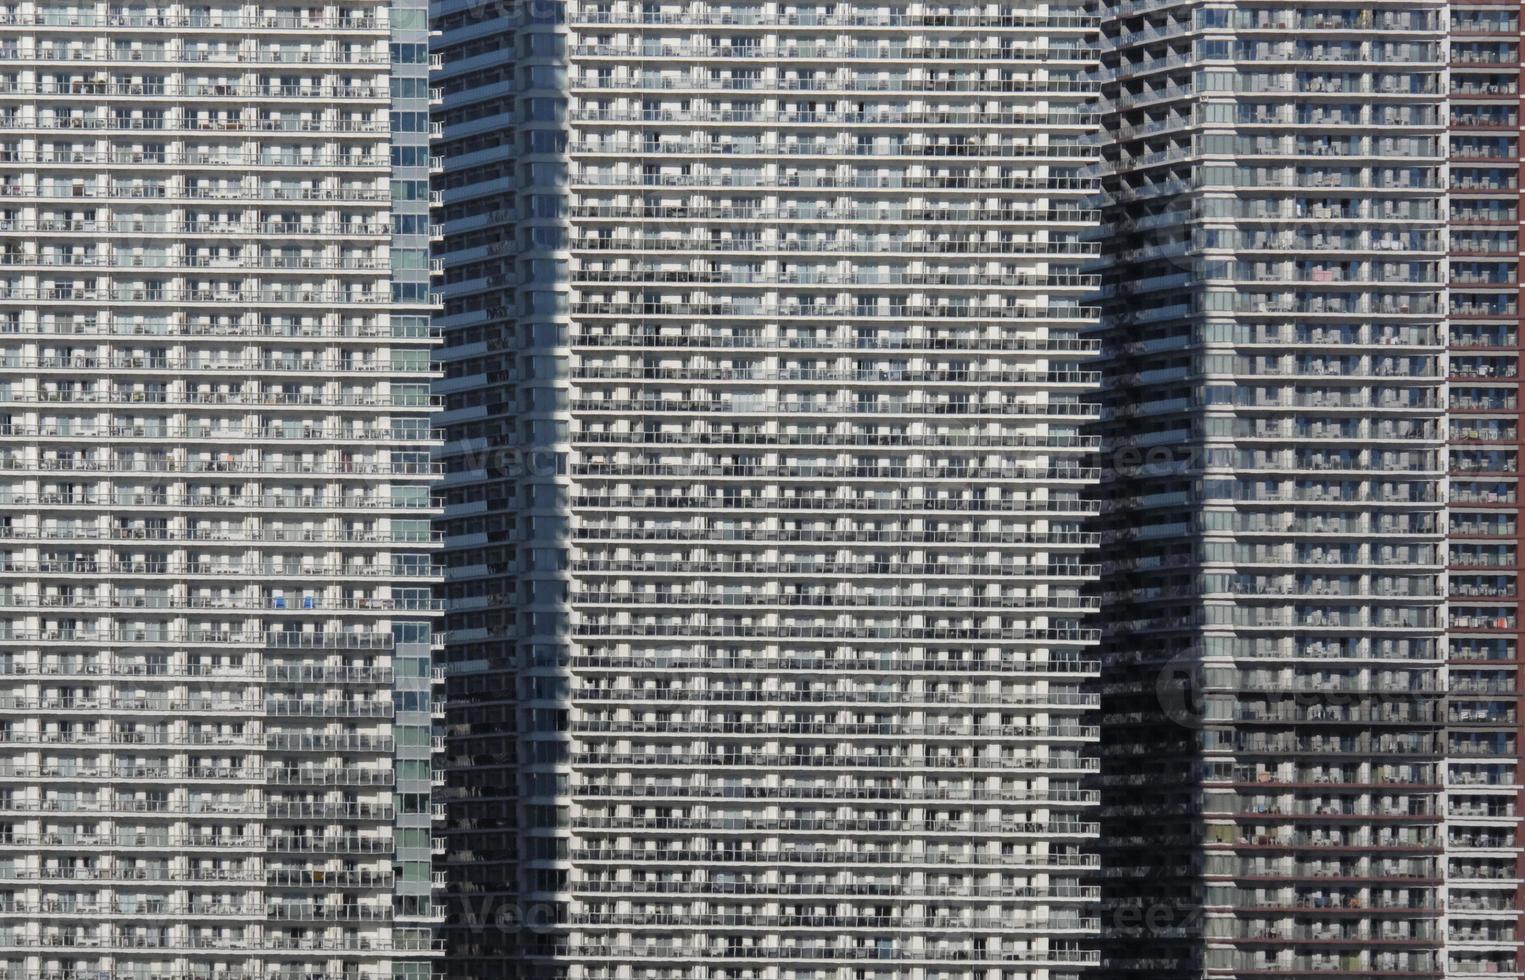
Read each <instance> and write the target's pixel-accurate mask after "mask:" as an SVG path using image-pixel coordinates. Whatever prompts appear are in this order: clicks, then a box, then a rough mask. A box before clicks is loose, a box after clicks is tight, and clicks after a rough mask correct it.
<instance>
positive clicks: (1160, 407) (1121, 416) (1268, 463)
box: [1102, 0, 1514, 978]
mask: <svg viewBox="0 0 1525 980" xmlns="http://www.w3.org/2000/svg"><path fill="white" fill-rule="evenodd" d="M1106 9H1107V22H1106V25H1105V28H1104V32H1105V34H1106V38H1107V44H1106V54H1105V58H1106V60H1107V68H1108V70H1109V72H1110V81H1109V87H1108V90H1107V93H1106V94H1107V98H1108V106H1109V113H1110V115H1109V117H1108V121H1107V126H1108V139H1109V142H1108V147H1107V157H1108V166H1109V169H1110V171H1111V175H1110V176H1109V178H1108V179H1109V187H1108V191H1109V201H1110V208H1109V213H1108V215H1107V217H1108V219H1109V221H1110V228H1111V231H1112V233H1113V235H1114V237H1113V239H1112V242H1111V247H1110V248H1109V252H1110V258H1111V261H1112V265H1111V267H1110V269H1109V273H1108V282H1107V286H1106V302H1105V304H1104V316H1105V329H1104V331H1103V336H1104V337H1105V342H1106V352H1105V358H1106V363H1107V365H1108V367H1109V369H1110V371H1111V377H1112V380H1113V383H1114V388H1113V390H1111V391H1109V393H1108V397H1107V403H1106V404H1107V418H1106V422H1105V424H1104V427H1103V431H1104V433H1105V436H1106V442H1107V447H1106V448H1107V453H1106V459H1107V460H1108V461H1109V462H1110V464H1111V467H1112V472H1111V473H1110V474H1109V480H1108V487H1109V489H1108V493H1107V509H1108V518H1107V525H1106V528H1105V534H1106V544H1105V545H1104V554H1105V555H1106V558H1107V560H1108V564H1107V566H1106V567H1107V569H1108V574H1107V575H1106V578H1105V581H1104V584H1103V593H1104V598H1105V601H1106V602H1107V603H1109V606H1108V609H1109V611H1108V613H1107V615H1106V616H1105V617H1104V621H1105V622H1106V624H1107V626H1108V635H1107V637H1106V640H1105V642H1104V650H1105V656H1106V657H1107V658H1108V659H1107V663H1108V667H1107V669H1106V670H1105V671H1104V682H1105V688H1104V693H1103V712H1102V717H1103V732H1104V735H1103V750H1102V763H1103V794H1104V800H1105V805H1104V808H1103V814H1104V816H1103V841H1104V846H1103V854H1102V862H1103V866H1104V869H1105V870H1104V876H1103V882H1104V906H1105V909H1104V922H1105V924H1106V927H1107V928H1108V929H1109V931H1110V933H1111V936H1112V937H1113V940H1114V941H1113V942H1111V943H1110V944H1109V945H1108V949H1107V952H1106V954H1105V958H1106V963H1105V968H1104V970H1103V971H1102V973H1103V974H1104V975H1107V976H1119V977H1120V976H1134V977H1140V978H1143V977H1148V978H1156V977H1204V976H1205V977H1215V976H1221V977H1250V976H1253V977H1264V978H1290V977H1298V976H1308V975H1319V976H1325V975H1336V976H1349V977H1369V978H1371V977H1378V976H1408V977H1439V976H1441V975H1442V974H1443V973H1444V972H1445V969H1446V961H1445V959H1444V957H1443V955H1442V953H1441V946H1442V943H1443V941H1444V938H1445V937H1444V934H1443V933H1444V920H1443V911H1444V903H1443V882H1442V879H1443V876H1444V872H1445V864H1444V860H1445V859H1444V851H1445V849H1446V847H1447V840H1446V836H1445V830H1444V828H1443V827H1442V820H1443V813H1442V807H1441V799H1442V784H1443V781H1444V776H1445V772H1444V769H1445V752H1446V744H1445V738H1446V733H1445V730H1444V727H1443V726H1444V723H1445V717H1444V716H1443V714H1442V709H1441V692H1442V684H1441V677H1442V673H1443V660H1442V657H1443V655H1444V654H1443V647H1442V642H1441V641H1442V626H1443V612H1444V603H1445V597H1444V590H1443V588H1442V583H1443V581H1444V575H1443V573H1444V571H1445V566H1444V562H1445V555H1444V548H1445V543H1444V540H1443V532H1444V531H1445V526H1444V523H1443V518H1444V514H1445V501H1444V499H1443V487H1444V485H1445V469H1444V459H1445V439H1446V432H1445V429H1444V425H1445V418H1444V405H1443V397H1442V395H1443V387H1444V383H1445V377H1444V375H1443V371H1442V365H1443V364H1444V362H1445V357H1446V346H1447V343H1448V340H1447V336H1446V322H1445V318H1444V298H1445V296H1444V294H1445V291H1446V283H1445V281H1444V277H1443V275H1442V270H1443V268H1444V264H1445V261H1446V254H1445V245H1444V241H1445V238H1444V232H1445V222H1446V213H1445V209H1444V206H1445V202H1446V187H1445V185H1444V175H1445V173H1446V159H1445V155H1446V145H1445V141H1446V118H1445V109H1446V98H1447V96H1446V93H1445V91H1444V88H1443V83H1444V80H1445V77H1446V64H1445V61H1444V57H1445V56H1444V50H1445V44H1446V20H1445V14H1446V10H1445V7H1444V5H1442V4H1438V3H1426V2H1381V3H1376V4H1366V5H1359V6H1352V5H1349V4H1320V3H1288V2H1281V0H1241V2H1237V3H1220V2H1213V0H1184V2H1178V0H1122V2H1119V3H1115V4H1111V5H1109V6H1108V7H1107V8H1106ZM1453 43H1455V42H1454V41H1453ZM1453 50H1455V49H1454V48H1453ZM1457 77H1458V78H1459V77H1460V76H1459V75H1458V76H1457ZM1458 111H1461V110H1458ZM1478 111H1488V110H1481V109H1480V110H1478ZM1510 111H1511V112H1512V111H1513V110H1512V109H1511V110H1510ZM1511 135H1512V134H1511ZM1458 138H1460V137H1459V136H1458ZM1511 179H1512V178H1511ZM1510 207H1511V208H1512V207H1513V205H1512V204H1511V205H1510ZM1511 213H1512V212H1511ZM1453 214H1455V212H1454V211H1453ZM1510 233H1511V235H1512V233H1513V227H1512V226H1511V227H1510ZM1489 274H1491V273H1489ZM1487 292H1489V291H1488V290H1479V291H1478V293H1479V299H1478V300H1477V302H1478V303H1481V304H1493V303H1495V302H1498V301H1499V300H1498V298H1497V297H1491V298H1483V297H1482V294H1483V293H1487ZM1493 292H1495V293H1496V292H1497V291H1493ZM1508 292H1509V293H1510V295H1509V296H1508V298H1507V302H1508V303H1509V304H1511V305H1512V304H1513V302H1514V299H1513V295H1512V293H1513V291H1512V290H1509V291H1508ZM1492 322H1494V323H1499V322H1500V321H1498V320H1496V319H1495V320H1494V321H1492ZM1511 323H1512V321H1511ZM1509 329H1510V330H1511V331H1512V330H1513V327H1512V326H1510V328H1509ZM1458 331H1460V332H1461V333H1465V330H1464V328H1462V326H1461V325H1460V321H1458V323H1457V325H1456V326H1454V327H1453V333H1452V337H1451V339H1452V341H1454V340H1455V339H1456V338H1457V337H1458V336H1459V333H1458ZM1510 343H1511V344H1513V343H1514V339H1513V333H1512V332H1511V334H1510ZM1510 424H1511V425H1512V424H1513V423H1510ZM1509 492H1511V493H1512V489H1511V490H1510V491H1509ZM1510 520H1512V517H1511V518H1510ZM1478 605H1479V606H1488V605H1491V604H1490V603H1487V602H1480V603H1479V604H1478ZM1458 611H1459V610H1457V609H1453V611H1452V615H1453V617H1454V616H1456V615H1457V613H1458ZM1484 615H1490V614H1484ZM1510 615H1511V616H1512V615H1513V614H1512V613H1511V614H1510ZM1511 650H1512V647H1511ZM1511 676H1512V675H1511ZM1484 727H1486V726H1484ZM1504 737H1505V736H1503V735H1502V734H1501V733H1497V731H1496V730H1494V732H1493V733H1490V734H1487V735H1483V736H1479V738H1480V739H1482V740H1487V739H1493V738H1499V739H1501V740H1502V738H1504ZM1507 737H1508V738H1509V739H1510V741H1511V745H1512V744H1513V735H1512V734H1510V735H1509V736H1507ZM1471 738H1472V736H1466V737H1462V736H1453V747H1454V746H1456V745H1458V744H1461V743H1460V742H1458V741H1457V739H1460V740H1461V742H1465V741H1467V740H1469V739H1471ZM1477 744H1478V745H1479V746H1481V744H1482V743H1481V742H1478V743H1477ZM1484 768H1485V769H1486V767H1484ZM1466 771H1467V770H1466V769H1464V768H1457V769H1456V770H1455V774H1456V775H1461V774H1462V773H1464V772H1466ZM1479 771H1481V770H1479ZM1511 790H1512V788H1511ZM1505 795H1507V794H1505ZM1496 798H1497V797H1496ZM1469 805H1471V804H1469ZM1482 805H1483V806H1485V807H1486V806H1489V804H1482ZM1492 833H1494V831H1493V830H1491V829H1490V830H1482V829H1481V827H1479V836H1478V838H1475V839H1481V837H1483V836H1487V835H1489V834H1492ZM1464 840H1465V838H1464V836H1462V835H1455V834H1453V836H1452V840H1451V846H1453V847H1456V846H1461V845H1463V843H1464ZM1455 863H1457V865H1458V866H1463V865H1464V864H1465V862H1464V861H1460V862H1455ZM1474 921H1477V920H1474ZM1456 925H1457V928H1458V929H1459V930H1461V931H1462V932H1466V931H1467V930H1469V929H1472V928H1480V929H1487V928H1488V927H1487V926H1467V925H1463V924H1461V923H1460V922H1458V923H1457V924H1456ZM1495 959H1496V954H1494V953H1492V952H1490V953H1486V954H1482V955H1476V954H1472V953H1460V952H1458V953H1453V954H1452V964H1453V966H1454V967H1456V968H1458V969H1469V968H1473V969H1478V970H1483V969H1485V964H1486V962H1489V961H1495Z"/></svg>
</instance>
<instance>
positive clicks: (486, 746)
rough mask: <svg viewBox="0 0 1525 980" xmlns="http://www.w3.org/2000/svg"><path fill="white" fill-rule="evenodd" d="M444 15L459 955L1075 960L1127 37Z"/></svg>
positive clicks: (984, 26)
mask: <svg viewBox="0 0 1525 980" xmlns="http://www.w3.org/2000/svg"><path fill="white" fill-rule="evenodd" d="M434 23H435V26H436V28H437V29H438V30H439V31H440V37H439V40H438V43H439V45H440V50H441V53H442V54H443V55H444V57H445V61H446V67H445V69H444V71H443V74H442V76H441V82H442V85H443V87H444V89H445V100H444V104H443V105H442V107H441V108H440V110H439V119H440V122H441V123H442V124H443V128H444V143H443V146H444V147H445V148H446V154H445V155H446V156H447V159H448V161H449V162H448V163H447V165H446V170H445V173H444V174H443V175H442V176H441V177H440V178H439V179H440V182H441V183H440V189H441V191H442V192H443V195H444V203H443V212H442V218H443V223H444V227H445V234H446V241H445V245H444V248H443V255H444V258H445V263H446V267H447V268H446V284H445V287H444V289H445V302H446V307H445V315H444V318H443V321H442V322H443V327H444V331H445V335H446V338H447V340H446V347H445V350H444V352H443V357H444V359H445V361H446V369H445V373H446V375H447V380H446V381H445V382H444V385H443V388H442V392H443V394H444V396H445V398H446V400H447V403H446V415H445V424H446V425H447V428H448V430H449V431H448V436H447V438H448V448H447V452H446V457H445V459H446V463H447V467H448V469H449V473H448V475H447V478H446V484H445V494H446V501H445V504H446V515H445V521H444V528H445V530H446V533H447V546H448V553H449V556H450V559H449V560H450V564H451V566H452V567H451V569H450V574H451V582H450V585H449V590H450V596H451V602H452V607H451V608H452V612H451V639H452V643H451V645H450V648H449V652H448V658H449V661H450V663H449V667H448V669H449V672H450V676H449V681H448V683H449V687H450V691H451V697H452V704H453V707H452V709H451V715H450V720H449V726H448V729H449V732H450V740H449V746H450V747H449V749H448V750H447V751H448V753H449V760H450V766H451V769H452V774H451V776H450V777H449V778H450V781H451V785H450V792H451V804H450V805H451V807H452V811H453V819H452V832H451V835H450V844H449V849H450V859H449V864H450V873H451V877H452V882H453V887H454V888H455V889H456V890H457V893H456V896H455V898H456V899H457V901H456V905H455V912H454V914H455V915H456V916H457V918H456V921H455V922H454V923H453V926H454V927H453V928H452V929H451V932H450V934H451V937H452V942H453V944H454V948H456V949H457V950H459V951H460V960H459V962H457V963H455V964H454V967H453V968H454V969H456V970H457V972H458V973H459V975H462V976H471V977H487V976H508V975H520V974H524V975H534V976H540V977H578V978H594V977H600V978H604V977H607V978H616V977H620V978H624V977H630V978H636V977H641V978H649V977H667V978H685V980H687V978H716V980H718V978H740V977H753V978H804V977H811V978H823V980H824V978H842V977H853V978H891V977H894V978H932V977H975V976H978V977H982V978H995V977H1002V978H1014V977H1024V978H1026V977H1031V978H1052V980H1058V978H1069V977H1075V976H1077V975H1078V974H1079V973H1080V971H1081V970H1082V969H1083V968H1084V967H1086V966H1087V965H1090V964H1093V963H1094V962H1095V959H1096V954H1095V946H1094V942H1093V937H1094V934H1095V931H1096V928H1097V923H1096V920H1095V919H1094V917H1093V913H1092V911H1091V905H1092V899H1093V896H1094V890H1093V889H1094V886H1092V885H1087V884H1084V883H1082V880H1081V879H1082V877H1083V876H1086V875H1090V874H1092V873H1093V872H1094V868H1095V858H1094V855H1093V853H1092V851H1093V847H1094V837H1095V834H1096V829H1097V825H1096V823H1095V807H1096V797H1095V793H1094V789H1093V788H1092V787H1091V785H1090V781H1089V780H1090V778H1091V776H1092V774H1093V771H1094V768H1095V761H1094V755H1093V753H1092V751H1091V746H1092V743H1094V741H1095V739H1096V737H1097V733H1096V729H1095V727H1094V725H1093V723H1092V718H1091V712H1092V711H1093V709H1094V705H1095V698H1096V695H1095V693H1094V691H1093V690H1092V687H1091V682H1092V680H1093V679H1094V677H1095V675H1096V669H1097V661H1096V656H1095V653H1094V644H1095V642H1096V640H1097V634H1096V631H1095V629H1094V627H1093V626H1092V625H1090V624H1088V622H1087V614H1088V613H1090V612H1091V611H1092V610H1093V608H1094V599H1092V598H1089V597H1087V596H1086V594H1085V592H1086V588H1087V585H1088V583H1090V582H1091V581H1092V580H1093V579H1094V577H1095V575H1096V564H1095V559H1094V557H1093V548H1094V545H1095V543H1096V542H1095V536H1094V533H1093V532H1090V531H1087V530H1086V529H1085V528H1084V527H1083V526H1082V524H1083V522H1084V521H1085V519H1086V518H1087V517H1088V516H1089V515H1090V514H1092V513H1093V512H1094V510H1095V507H1096V505H1095V503H1094V502H1093V501H1088V500H1087V499H1085V494H1086V492H1087V491H1088V489H1089V488H1090V486H1091V485H1092V484H1093V483H1094V480H1095V472H1094V470H1093V469H1091V468H1090V465H1091V464H1090V460H1089V459H1088V457H1089V455H1090V454H1091V452H1092V451H1093V447H1094V437H1092V436H1088V435H1086V434H1084V433H1082V431H1081V429H1082V427H1083V426H1084V425H1086V424H1087V423H1089V422H1090V421H1093V420H1094V419H1095V417H1096V405H1095V390H1096V387H1097V382H1098V376H1097V373H1096V370H1095V368H1094V366H1093V365H1092V362H1093V359H1094V355H1095V352H1096V349H1097V346H1098V345H1097V342H1096V341H1095V340H1094V339H1084V338H1082V336H1081V334H1082V332H1083V331H1086V330H1087V329H1088V328H1090V327H1091V326H1092V325H1093V323H1094V311H1093V310H1092V309H1091V308H1089V307H1087V306H1085V305H1083V304H1082V302H1081V298H1082V297H1083V296H1084V295H1085V294H1086V293H1087V292H1089V291H1093V290H1094V289H1095V286H1096V280H1095V279H1094V278H1093V277H1092V276H1090V275H1089V274H1087V273H1085V272H1083V271H1082V270H1081V266H1082V264H1083V263H1085V262H1087V261H1088V260H1089V259H1090V258H1091V256H1092V255H1093V254H1094V253H1095V251H1096V250H1097V246H1096V244H1095V242H1094V234H1093V232H1094V228H1095V224H1096V218H1097V214H1096V212H1095V211H1093V210H1089V209H1088V204H1087V203H1086V201H1087V198H1089V197H1091V196H1092V195H1094V194H1095V192H1096V190H1097V187H1098V182H1097V181H1096V179H1095V177H1094V176H1093V175H1090V174H1088V173H1087V169H1088V168H1089V167H1090V166H1091V165H1092V164H1093V163H1094V162H1095V154H1096V149H1095V143H1094V135H1095V131H1096V124H1097V116H1096V108H1095V100H1096V98H1097V89H1098V85H1097V83H1096V81H1095V76H1094V70H1095V67H1096V49H1095V39H1096V31H1097V20H1096V18H1095V17H1094V16H1092V15H1090V14H1088V13H1087V12H1086V11H1085V10H1083V9H1082V8H1080V7H1077V6H1069V5H1065V4H1049V5H1033V6H1031V7H1018V8H1012V7H1010V6H1006V7H1002V6H1000V5H993V4H985V3H964V2H954V3H939V4H922V3H902V2H895V3H884V4H877V5H866V6H865V5H834V6H829V7H819V6H816V5H801V4H794V3H777V4H775V3H762V2H755V3H754V2H747V0H736V2H724V3H702V2H693V3H686V2H645V3H642V2H629V0H610V2H575V3H568V4H562V3H541V4H526V5H524V6H522V7H511V8H500V9H492V10H487V9H481V8H473V7H470V6H468V5H465V4H454V3H449V2H443V0H442V2H440V3H438V4H437V5H436V7H435V20H434Z"/></svg>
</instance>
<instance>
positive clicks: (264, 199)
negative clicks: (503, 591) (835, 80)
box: [0, 0, 443, 980]
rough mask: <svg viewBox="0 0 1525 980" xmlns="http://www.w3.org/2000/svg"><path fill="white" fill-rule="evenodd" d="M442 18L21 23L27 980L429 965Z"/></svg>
mask: <svg viewBox="0 0 1525 980" xmlns="http://www.w3.org/2000/svg"><path fill="white" fill-rule="evenodd" d="M425 13H426V12H425V11H424V9H423V8H422V6H421V5H416V4H412V3H409V2H406V0H402V2H398V3H394V4H391V5H388V4H385V3H379V2H372V0H352V2H346V3H344V4H321V3H320V4H286V3H276V2H272V3H231V2H226V3H219V2H216V0H211V2H207V3H200V4H195V5H191V4H180V3H168V4H131V3H126V2H124V3H109V4H108V3H104V2H101V3H71V4H51V3H42V2H37V3H34V2H30V0H26V2H21V3H16V4H12V5H9V6H7V7H5V8H4V10H3V12H0V198H3V200H0V411H3V413H4V418H3V420H0V970H3V972H4V975H5V976H8V977H25V978H38V980H41V978H48V980H84V978H87V977H88V978H91V980H96V978H113V980H124V978H134V980H136V978H143V980H147V978H163V977H174V978H180V980H193V978H194V980H298V978H300V980H398V978H425V977H428V976H430V975H431V974H433V973H434V972H435V971H436V967H435V966H434V963H433V959H434V957H436V956H437V948H436V947H437V943H436V941H435V940H434V939H433V938H432V936H431V931H432V926H433V924H434V923H435V922H436V921H437V920H438V918H439V916H438V915H437V909H438V908H439V905H438V903H437V902H436V901H435V899H434V898H433V897H432V895H431V892H432V890H433V889H434V887H435V882H434V879H433V873H432V871H431V858H432V851H433V850H434V847H435V839H436V838H435V835H434V834H433V833H432V823H433V821H434V819H435V817H436V816H442V815H443V814H442V812H441V811H439V810H438V809H437V808H436V806H435V805H434V803H433V801H432V799H431V788H432V785H433V781H434V779H435V776H434V774H433V768H432V766H431V755H432V753H433V750H434V745H435V740H434V735H433V732H432V728H433V725H434V719H435V718H436V717H437V716H438V715H439V711H438V709H437V707H436V704H437V702H436V700H435V698H434V697H433V696H432V693H431V692H432V687H433V685H434V678H435V670H434V668H433V665H432V655H433V649H434V645H435V641H434V637H433V630H432V628H431V620H432V618H433V616H432V609H433V607H434V604H435V601H436V600H435V599H433V598H432V597H431V580H433V579H434V578H435V577H436V574H437V573H436V566H435V564H434V559H433V557H432V554H431V552H432V551H433V550H434V545H433V542H432V533H433V532H432V531H431V527H430V518H431V513H432V511H431V499H432V498H431V481H432V468H433V466H434V464H432V463H431V462H430V459H429V453H430V448H431V446H430V444H431V438H432V437H431V429H430V400H431V397H432V396H431V394H430V392H429V385H430V381H431V377H430V372H429V357H430V354H429V347H430V332H429V331H430V326H429V323H428V318H429V314H430V311H431V303H432V298H431V292H430V288H429V275H430V261H429V256H428V249H429V224H428V208H429V193H428V180H429V171H430V157H429V151H428V139H429V120H428V113H429V90H428V80H427V73H428V68H429V65H428V50H427V47H428V38H427V25H426V23H425Z"/></svg>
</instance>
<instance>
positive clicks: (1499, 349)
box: [1445, 2, 1525, 977]
mask: <svg viewBox="0 0 1525 980" xmlns="http://www.w3.org/2000/svg"><path fill="white" fill-rule="evenodd" d="M1449 33H1450V63H1451V76H1450V99H1451V105H1450V116H1449V127H1450V134H1449V139H1450V145H1449V151H1450V192H1451V201H1450V210H1449V217H1450V243H1449V247H1450V304H1449V313H1450V336H1449V346H1450V351H1449V355H1450V367H1449V389H1450V392H1449V394H1450V396H1449V399H1448V410H1449V413H1450V464H1449V467H1450V521H1449V527H1450V532H1449V552H1450V553H1449V559H1448V561H1449V565H1450V575H1449V577H1450V587H1449V592H1450V603H1451V605H1450V618H1449V624H1448V639H1449V649H1448V651H1447V658H1448V661H1449V666H1448V683H1447V689H1448V691H1449V717H1448V727H1449V735H1448V744H1447V753H1446V754H1447V761H1446V776H1447V780H1446V782H1447V810H1446V841H1445V843H1446V877H1447V891H1448V894H1447V928H1446V932H1447V936H1446V939H1447V961H1446V972H1447V975H1448V976H1451V977H1463V976H1475V975H1477V974H1479V973H1487V974H1490V975H1497V976H1521V975H1522V974H1525V963H1522V961H1521V953H1522V950H1521V944H1522V943H1521V941H1522V938H1525V933H1522V931H1521V930H1522V925H1525V923H1522V921H1521V916H1522V914H1525V913H1522V910H1525V894H1522V892H1521V883H1522V878H1525V874H1522V872H1521V867H1522V865H1521V857H1522V853H1525V852H1522V843H1521V840H1520V833H1521V831H1522V829H1525V828H1522V826H1521V822H1520V813H1521V796H1520V789H1521V783H1520V775H1521V764H1520V763H1521V759H1520V736H1519V722H1520V701H1519V697H1520V692H1519V689H1518V683H1519V670H1520V649H1519V612H1520V608H1519V603H1520V595H1519V567H1520V566H1519V552H1520V540H1519V538H1520V535H1519V530H1518V526H1519V507H1520V498H1519V482H1518V481H1519V477H1518V471H1519V447H1520V438H1519V428H1520V404H1519V385H1520V379H1519V368H1520V329H1519V328H1520V316H1519V300H1520V297H1519V264H1520V263H1519V251H1520V249H1519V204H1520V182H1519V173H1520V121H1519V108H1520V102H1519V100H1520V85H1519V83H1520V77H1521V60H1520V6H1519V4H1518V3H1498V2H1478V3H1474V2H1454V3H1452V4H1451V7H1450V21H1449Z"/></svg>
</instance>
